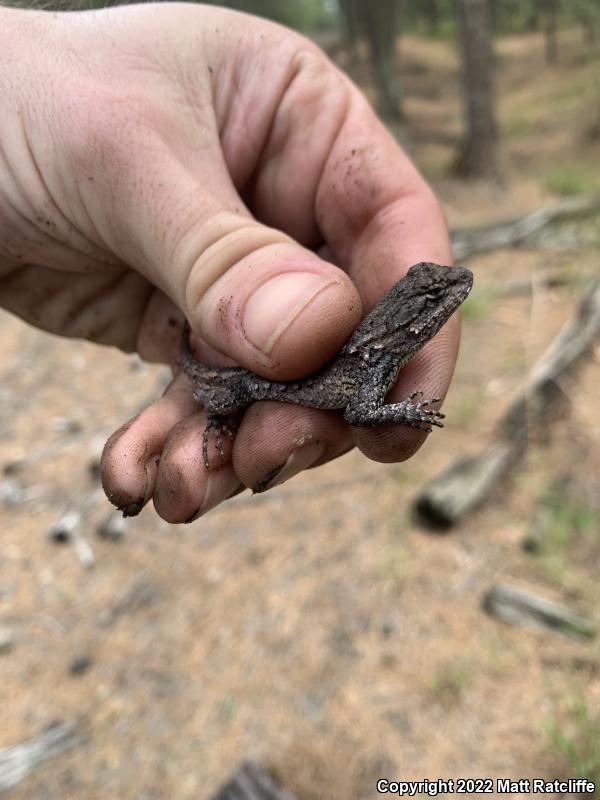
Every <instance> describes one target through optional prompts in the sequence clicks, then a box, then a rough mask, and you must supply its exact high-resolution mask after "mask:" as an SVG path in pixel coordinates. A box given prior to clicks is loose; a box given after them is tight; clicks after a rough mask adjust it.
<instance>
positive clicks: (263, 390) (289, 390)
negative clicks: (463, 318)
mask: <svg viewBox="0 0 600 800" xmlns="http://www.w3.org/2000/svg"><path fill="white" fill-rule="evenodd" d="M472 285H473V274H472V273H471V271H470V270H468V269H465V268H464V267H442V266H440V265H439V264H430V263H428V262H421V263H420V264H415V265H414V266H412V267H411V268H410V269H409V270H408V272H407V273H406V275H405V277H404V278H402V279H401V280H399V281H398V283H396V284H395V285H394V286H392V288H391V289H390V290H389V292H388V293H387V294H386V295H385V297H383V298H382V299H381V300H380V301H379V303H378V304H377V305H376V306H375V308H374V309H373V310H372V311H371V313H370V314H368V315H367V316H366V317H365V318H364V320H363V321H362V322H361V323H360V325H359V326H358V328H357V329H356V330H355V331H354V333H353V334H352V335H351V336H350V338H349V339H348V341H347V342H346V344H345V345H344V346H343V347H342V349H341V350H340V351H339V352H338V353H337V354H336V355H335V356H334V357H333V358H332V359H331V360H330V361H329V362H328V363H327V364H325V365H324V366H323V367H321V369H319V370H317V372H313V373H312V374H311V375H307V376H306V377H305V378H301V379H300V380H297V381H271V380H269V379H268V378H263V377H261V376H260V375H256V374H255V373H254V372H250V371H249V370H247V369H244V368H243V367H223V368H221V367H209V366H205V365H204V364H201V363H200V362H199V361H197V360H196V358H195V357H194V355H193V353H192V351H191V348H190V341H189V336H190V328H189V325H188V324H187V323H186V325H185V328H184V331H183V336H182V340H181V365H182V367H183V370H184V372H185V373H186V375H188V377H190V378H191V379H192V381H193V384H194V399H195V400H197V401H198V402H199V403H201V404H202V405H203V407H204V410H205V411H206V414H207V416H208V420H207V425H206V428H205V430H204V435H203V439H202V454H203V458H204V465H205V467H206V469H209V468H210V464H209V460H208V441H209V435H210V431H211V430H214V431H215V434H216V444H217V449H218V450H219V452H220V454H221V457H223V444H222V441H221V432H225V433H227V435H228V436H232V435H233V433H232V430H231V426H232V425H234V424H235V423H233V422H232V420H231V419H230V417H231V415H232V414H234V413H235V412H237V411H241V410H242V409H244V408H247V407H248V406H249V405H250V404H251V403H254V402H255V401H256V400H279V401H281V402H282V403H296V404H297V405H301V406H309V407H311V408H330V409H342V410H343V412H344V419H345V420H346V422H348V423H349V424H350V425H355V426H358V427H372V426H376V425H388V424H404V425H410V426H411V427H413V428H418V429H419V430H424V431H427V432H428V433H430V432H431V430H432V426H433V425H436V426H437V427H438V428H442V427H443V425H442V423H441V422H440V420H441V419H443V417H444V415H443V414H441V413H440V412H439V411H435V410H433V409H432V408H431V406H432V405H433V404H434V403H438V402H439V400H440V399H439V398H438V397H434V398H431V399H430V400H425V401H421V402H413V401H415V400H416V399H417V398H418V397H420V396H422V392H414V393H413V394H412V395H411V396H410V397H409V398H407V399H406V400H403V401H402V402H401V403H388V404H386V403H385V396H386V394H387V392H388V390H389V389H390V388H391V386H392V385H393V384H394V382H395V380H396V378H397V376H398V372H399V371H400V370H401V369H402V367H403V366H404V365H405V364H406V363H407V362H408V361H410V359H411V358H412V357H413V356H414V355H415V353H417V352H418V351H419V350H420V349H421V348H422V347H423V345H424V344H425V343H426V342H428V341H429V340H430V339H431V338H432V337H433V336H435V334H436V333H437V332H438V331H439V329H440V328H441V327H442V325H444V323H445V322H446V321H447V320H448V318H449V317H450V316H451V315H452V314H453V313H454V311H456V309H457V308H458V307H459V306H460V304H461V303H462V302H463V300H464V299H465V298H466V297H467V295H468V294H469V292H470V291H471V287H472Z"/></svg>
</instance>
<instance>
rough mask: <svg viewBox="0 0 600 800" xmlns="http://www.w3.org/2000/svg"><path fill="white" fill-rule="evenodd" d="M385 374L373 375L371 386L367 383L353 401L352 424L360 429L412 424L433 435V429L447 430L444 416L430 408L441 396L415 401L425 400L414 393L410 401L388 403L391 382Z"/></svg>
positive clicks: (346, 416) (349, 417)
mask: <svg viewBox="0 0 600 800" xmlns="http://www.w3.org/2000/svg"><path fill="white" fill-rule="evenodd" d="M386 377H388V376H386V375H385V374H384V373H383V371H381V372H379V374H377V375H373V376H372V379H371V380H369V382H368V383H364V384H363V385H362V386H361V387H360V389H359V390H358V392H357V393H356V394H355V395H354V396H353V397H351V398H350V400H349V401H348V405H347V406H346V410H345V411H344V419H345V420H346V422H347V423H348V424H349V425H354V426H356V427H365V428H367V427H368V428H372V427H376V426H378V425H410V426H411V428H417V429H418V430H420V431H426V432H427V433H431V431H432V429H433V428H432V426H433V425H435V426H436V427H437V428H443V427H444V426H443V424H442V423H441V422H440V420H441V419H443V418H444V414H442V413H441V412H440V411H436V410H434V409H432V408H430V406H431V405H432V404H434V403H439V402H440V398H439V397H432V398H431V399H430V400H424V401H421V402H417V403H415V402H413V401H414V400H415V399H416V398H417V397H422V395H423V392H419V391H417V392H413V393H412V394H411V396H410V397H409V398H408V399H407V400H403V401H402V402H401V403H387V404H386V403H385V395H386V393H387V390H388V388H389V385H390V383H389V380H385V378H386Z"/></svg>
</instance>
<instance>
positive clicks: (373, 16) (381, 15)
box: [338, 0, 402, 120]
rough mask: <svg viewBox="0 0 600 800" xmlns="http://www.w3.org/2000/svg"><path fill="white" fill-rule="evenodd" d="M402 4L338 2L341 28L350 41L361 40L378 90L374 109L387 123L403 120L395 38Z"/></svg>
mask: <svg viewBox="0 0 600 800" xmlns="http://www.w3.org/2000/svg"><path fill="white" fill-rule="evenodd" d="M401 5H402V0H376V2H372V3H367V2H364V0H338V7H339V10H340V14H341V16H342V19H343V24H344V28H345V30H346V33H347V36H348V37H349V38H350V40H351V41H353V42H356V41H357V40H358V39H364V40H365V41H366V44H367V46H368V48H369V59H370V61H371V66H372V69H373V76H374V79H375V85H376V87H377V108H378V110H379V112H380V114H381V115H382V116H383V117H384V118H385V119H387V120H399V119H401V118H402V107H401V106H402V104H401V96H402V93H401V83H400V78H399V65H398V54H397V49H396V44H397V38H398V35H399V32H400V18H401Z"/></svg>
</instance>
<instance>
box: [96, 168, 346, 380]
mask: <svg viewBox="0 0 600 800" xmlns="http://www.w3.org/2000/svg"><path fill="white" fill-rule="evenodd" d="M132 160H133V162H134V163H133V165H132ZM165 160H166V161H167V165H166V166H164V165H163V166H164V168H161V167H158V171H159V172H160V173H161V175H162V179H161V180H160V181H159V180H158V179H157V177H156V173H154V174H153V175H152V176H150V177H148V176H147V175H146V173H145V172H144V171H142V170H141V169H139V170H136V171H135V174H134V175H133V176H132V177H131V178H130V179H129V180H128V181H127V185H128V186H130V187H132V190H131V191H129V192H121V193H118V194H116V195H115V194H114V193H113V194H111V195H110V196H108V195H107V201H106V202H105V203H104V204H103V206H102V207H103V208H104V209H107V210H108V214H109V218H110V220H111V224H109V225H108V226H107V228H108V230H111V231H115V232H116V233H117V235H116V236H114V237H112V236H111V237H110V238H111V239H112V241H111V244H112V247H113V250H114V252H116V253H117V254H118V255H119V256H120V257H121V258H122V259H123V260H124V261H125V262H126V263H128V264H130V265H131V266H133V267H135V268H136V269H137V270H138V271H139V272H141V273H142V274H143V275H144V276H145V277H146V278H148V279H149V280H150V281H151V282H152V283H153V284H154V285H155V286H157V287H158V288H160V289H161V290H162V291H163V292H164V293H165V294H166V295H167V296H168V297H170V298H171V300H173V301H174V302H175V303H176V304H177V305H178V306H179V308H181V310H182V311H183V313H184V314H185V315H186V317H187V318H188V320H189V322H190V324H191V326H192V329H193V330H194V331H195V332H196V333H198V334H199V335H200V336H202V338H203V339H205V340H206V341H207V342H208V343H209V344H210V345H211V346H212V347H214V348H215V349H217V350H219V351H220V352H222V353H223V354H225V355H226V356H229V357H230V358H232V359H233V360H234V361H235V362H237V363H238V364H240V365H242V366H244V367H246V368H247V369H250V370H252V371H253V372H259V373H261V374H262V375H264V376H265V377H269V378H275V379H280V380H286V379H290V378H294V377H299V376H301V375H304V374H307V373H309V372H312V371H314V370H315V369H316V368H318V367H319V366H321V364H323V363H324V362H325V361H326V360H327V359H328V358H330V357H331V356H332V355H333V354H334V353H335V352H336V351H337V350H338V349H339V348H340V346H341V345H342V344H343V342H344V341H345V340H346V339H347V338H348V336H349V335H350V333H351V332H352V330H353V329H354V328H355V327H356V325H357V324H358V322H359V321H360V317H361V301H360V297H359V295H358V291H357V289H356V287H355V286H354V284H353V283H352V281H351V280H350V278H349V277H348V276H347V275H346V273H345V272H343V271H342V270H340V269H338V268H337V267H335V266H334V265H333V264H330V263H328V262H327V261H324V260H323V259H321V258H319V257H318V256H317V255H316V254H315V253H313V252H311V251H310V250H308V249H306V248H304V247H302V246H301V245H299V244H297V243H296V242H294V241H293V240H292V239H291V238H290V237H289V236H287V234H285V233H284V232H282V231H279V230H276V229H274V228H269V227H267V226H265V225H262V224H260V223H259V222H257V221H256V220H254V219H253V218H252V217H251V215H250V213H249V212H248V211H246V209H245V208H244V205H243V203H242V201H241V200H240V198H239V195H238V194H237V192H236V190H235V188H234V187H233V185H232V184H230V183H228V182H225V181H223V180H221V181H220V182H219V181H217V180H216V178H215V175H219V174H222V173H223V170H220V169H218V165H214V168H213V169H212V170H207V171H206V172H207V175H206V180H205V181H203V182H201V181H200V180H199V179H198V177H197V176H194V175H191V174H190V172H189V171H188V170H186V169H182V168H181V165H180V164H178V163H177V162H175V163H174V161H173V160H172V159H165ZM136 163H137V160H136V159H130V160H129V161H126V160H125V159H123V162H122V164H123V171H125V170H128V171H131V170H132V169H133V166H134V165H135V164H136ZM167 176H168V177H167ZM211 181H212V185H211ZM109 197H112V202H108V198H109ZM231 209H235V211H233V210H231ZM125 225H126V230H127V234H126V235H123V233H122V232H123V228H124V226H125ZM119 233H120V234H121V235H118V234H119Z"/></svg>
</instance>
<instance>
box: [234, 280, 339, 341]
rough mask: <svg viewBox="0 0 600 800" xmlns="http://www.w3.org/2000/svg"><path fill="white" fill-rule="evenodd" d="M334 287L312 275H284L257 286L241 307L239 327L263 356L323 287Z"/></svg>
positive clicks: (327, 281) (329, 281)
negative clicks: (241, 323) (240, 324)
mask: <svg viewBox="0 0 600 800" xmlns="http://www.w3.org/2000/svg"><path fill="white" fill-rule="evenodd" d="M332 283H335V280H334V279H333V278H323V276H322V275H319V274H318V273H316V272H284V273H281V274H280V275H276V276H275V277H274V278H271V279H270V280H268V281H266V282H265V283H263V284H261V285H260V286H259V287H258V289H256V291H255V292H254V293H253V294H252V295H250V297H249V298H248V300H247V301H246V305H245V307H244V317H243V326H244V333H245V335H246V337H247V339H248V340H249V341H250V342H252V344H253V345H254V346H255V347H258V349H259V350H261V351H262V352H263V353H266V354H269V353H270V352H271V350H272V349H273V345H274V344H275V342H276V341H277V340H278V339H279V337H280V336H281V334H282V333H283V332H284V331H285V330H286V329H287V327H288V326H289V324H290V323H291V322H292V321H293V320H294V319H295V318H296V317H297V316H298V314H300V312H301V311H302V309H303V308H305V307H306V306H307V305H308V304H309V303H310V302H311V300H313V299H314V298H315V297H316V296H317V295H318V294H319V293H320V292H322V291H323V289H324V288H325V287H326V286H329V285H331V284H332Z"/></svg>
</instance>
